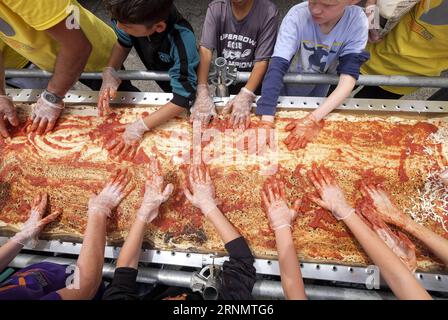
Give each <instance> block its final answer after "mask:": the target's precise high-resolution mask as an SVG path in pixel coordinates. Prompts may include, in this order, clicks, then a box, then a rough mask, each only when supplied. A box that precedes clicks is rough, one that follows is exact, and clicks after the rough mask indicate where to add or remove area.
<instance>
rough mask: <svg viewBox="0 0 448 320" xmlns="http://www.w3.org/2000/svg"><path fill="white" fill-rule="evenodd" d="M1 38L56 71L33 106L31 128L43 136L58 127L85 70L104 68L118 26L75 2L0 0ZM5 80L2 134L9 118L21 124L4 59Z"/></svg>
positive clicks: (0, 99) (0, 97) (0, 100)
mask: <svg viewBox="0 0 448 320" xmlns="http://www.w3.org/2000/svg"><path fill="white" fill-rule="evenodd" d="M0 39H1V40H2V41H4V42H5V44H7V45H8V46H9V47H11V48H12V49H14V50H15V51H16V52H17V53H19V54H20V55H21V56H23V57H24V58H26V59H27V60H29V61H31V62H32V63H33V64H35V65H36V66H37V67H39V68H40V69H42V70H45V71H50V72H54V75H53V77H52V78H51V79H50V81H49V83H48V86H47V89H46V91H44V93H43V94H42V95H41V97H40V98H39V100H38V102H37V103H36V104H35V105H34V107H33V111H32V120H33V122H32V125H31V130H32V131H37V133H38V134H43V133H47V132H49V131H51V130H52V129H53V128H54V126H55V124H56V121H57V119H58V118H59V116H60V114H61V113H62V110H63V109H64V101H63V97H64V96H65V94H66V93H67V91H68V90H69V89H70V88H71V87H72V86H73V85H74V84H75V82H76V81H77V80H78V78H79V76H80V74H81V72H82V71H83V70H85V71H100V70H102V69H103V68H104V67H105V66H106V64H107V61H108V58H109V53H110V51H111V50H112V47H113V46H114V44H115V42H116V37H115V34H114V32H113V30H112V29H111V28H110V27H108V26H107V25H106V24H105V23H104V22H102V21H101V20H100V19H99V18H97V17H95V16H94V15H93V14H92V13H91V12H89V11H88V10H87V9H85V8H83V7H82V6H81V5H80V4H79V3H78V2H77V1H76V0H33V1H27V0H2V1H0ZM1 60H2V59H1ZM0 79H1V80H0V81H1V83H0V136H3V137H5V138H6V137H9V133H8V130H7V122H9V123H10V124H11V125H13V126H14V125H18V124H19V123H18V119H17V115H16V114H15V111H14V107H13V104H12V102H11V101H10V100H9V99H8V98H7V97H6V95H5V83H4V81H5V79H4V67H3V61H0ZM5 119H7V122H6V121H5Z"/></svg>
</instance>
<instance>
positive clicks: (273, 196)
mask: <svg viewBox="0 0 448 320" xmlns="http://www.w3.org/2000/svg"><path fill="white" fill-rule="evenodd" d="M262 198H263V204H264V207H265V211H266V213H267V215H268V218H269V224H270V226H271V229H272V230H274V231H276V230H279V229H282V228H286V227H288V228H292V224H293V222H294V220H295V219H296V217H297V212H298V211H299V208H300V200H296V202H295V203H294V206H293V209H290V208H289V206H288V204H287V202H286V195H285V186H284V184H283V183H282V182H278V181H277V180H276V179H275V178H274V179H272V180H271V181H268V182H267V183H266V185H265V187H264V190H263V192H262Z"/></svg>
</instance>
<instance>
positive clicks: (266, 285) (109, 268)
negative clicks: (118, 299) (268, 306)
mask: <svg viewBox="0 0 448 320" xmlns="http://www.w3.org/2000/svg"><path fill="white" fill-rule="evenodd" d="M44 261H45V262H52V263H58V264H63V265H75V264H76V260H75V259H67V258H60V257H46V256H39V255H31V254H19V255H18V256H17V257H16V258H15V259H14V260H13V261H12V262H11V263H10V264H9V266H10V267H13V268H24V267H27V266H29V265H31V264H35V263H39V262H44ZM114 271H115V265H113V264H111V263H105V264H104V266H103V277H105V278H108V279H112V278H113V276H114ZM194 275H195V273H194V272H186V271H176V270H169V269H158V268H147V267H140V268H139V270H138V275H137V282H140V283H146V284H156V283H157V284H163V285H166V286H175V287H183V288H190V286H191V282H192V280H193V279H194ZM305 292H306V294H307V296H308V298H309V299H312V300H324V299H325V300H329V299H330V300H383V299H394V298H395V297H394V296H393V295H392V294H391V293H390V292H383V291H375V290H361V289H351V288H342V287H330V286H319V285H312V284H306V285H305ZM252 294H253V296H254V297H255V298H271V299H272V298H274V299H284V294H283V289H282V286H281V283H280V282H279V281H272V280H258V281H257V282H256V283H255V285H254V288H253V291H252Z"/></svg>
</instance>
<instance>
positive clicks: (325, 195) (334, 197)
mask: <svg viewBox="0 0 448 320" xmlns="http://www.w3.org/2000/svg"><path fill="white" fill-rule="evenodd" d="M308 178H309V179H310V180H311V182H312V184H313V185H314V187H315V188H316V189H317V192H318V193H319V195H320V198H318V197H316V196H311V197H310V198H311V200H313V201H314V202H315V203H316V204H317V205H319V206H321V207H322V208H324V209H327V210H329V211H331V212H332V213H333V216H334V217H335V218H336V219H338V220H344V219H346V218H348V217H349V216H351V215H352V214H353V213H355V209H354V208H353V207H351V206H350V205H349V204H348V203H347V201H346V200H345V196H344V192H343V191H342V189H341V188H340V187H339V185H338V184H337V182H336V180H335V179H334V177H333V176H332V175H331V173H330V171H329V170H328V169H326V168H325V167H324V166H320V167H317V166H316V165H315V164H313V166H312V170H310V171H308Z"/></svg>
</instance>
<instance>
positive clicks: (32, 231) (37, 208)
mask: <svg viewBox="0 0 448 320" xmlns="http://www.w3.org/2000/svg"><path fill="white" fill-rule="evenodd" d="M47 199H48V196H47V194H39V195H38V196H37V197H36V198H35V199H34V200H33V204H32V206H31V212H30V217H29V218H28V220H27V221H26V222H25V224H24V226H23V228H22V230H21V231H20V232H18V233H16V234H15V235H14V236H13V237H12V238H11V239H10V240H9V241H8V242H7V243H5V244H4V245H3V246H2V247H0V272H2V271H3V269H5V268H6V267H7V266H8V265H9V263H10V262H11V261H12V260H14V258H15V257H16V256H17V255H18V254H19V252H20V250H22V248H23V247H24V246H25V245H26V244H28V243H29V244H30V245H31V246H35V245H36V243H37V238H38V236H39V234H40V232H41V231H42V230H43V229H44V228H45V226H46V225H47V224H49V223H51V222H53V221H54V220H55V219H56V218H57V217H58V216H59V215H60V214H61V211H60V210H56V211H55V213H52V214H50V215H48V216H47V217H45V218H44V217H43V216H44V214H45V211H46V210H47Z"/></svg>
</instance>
